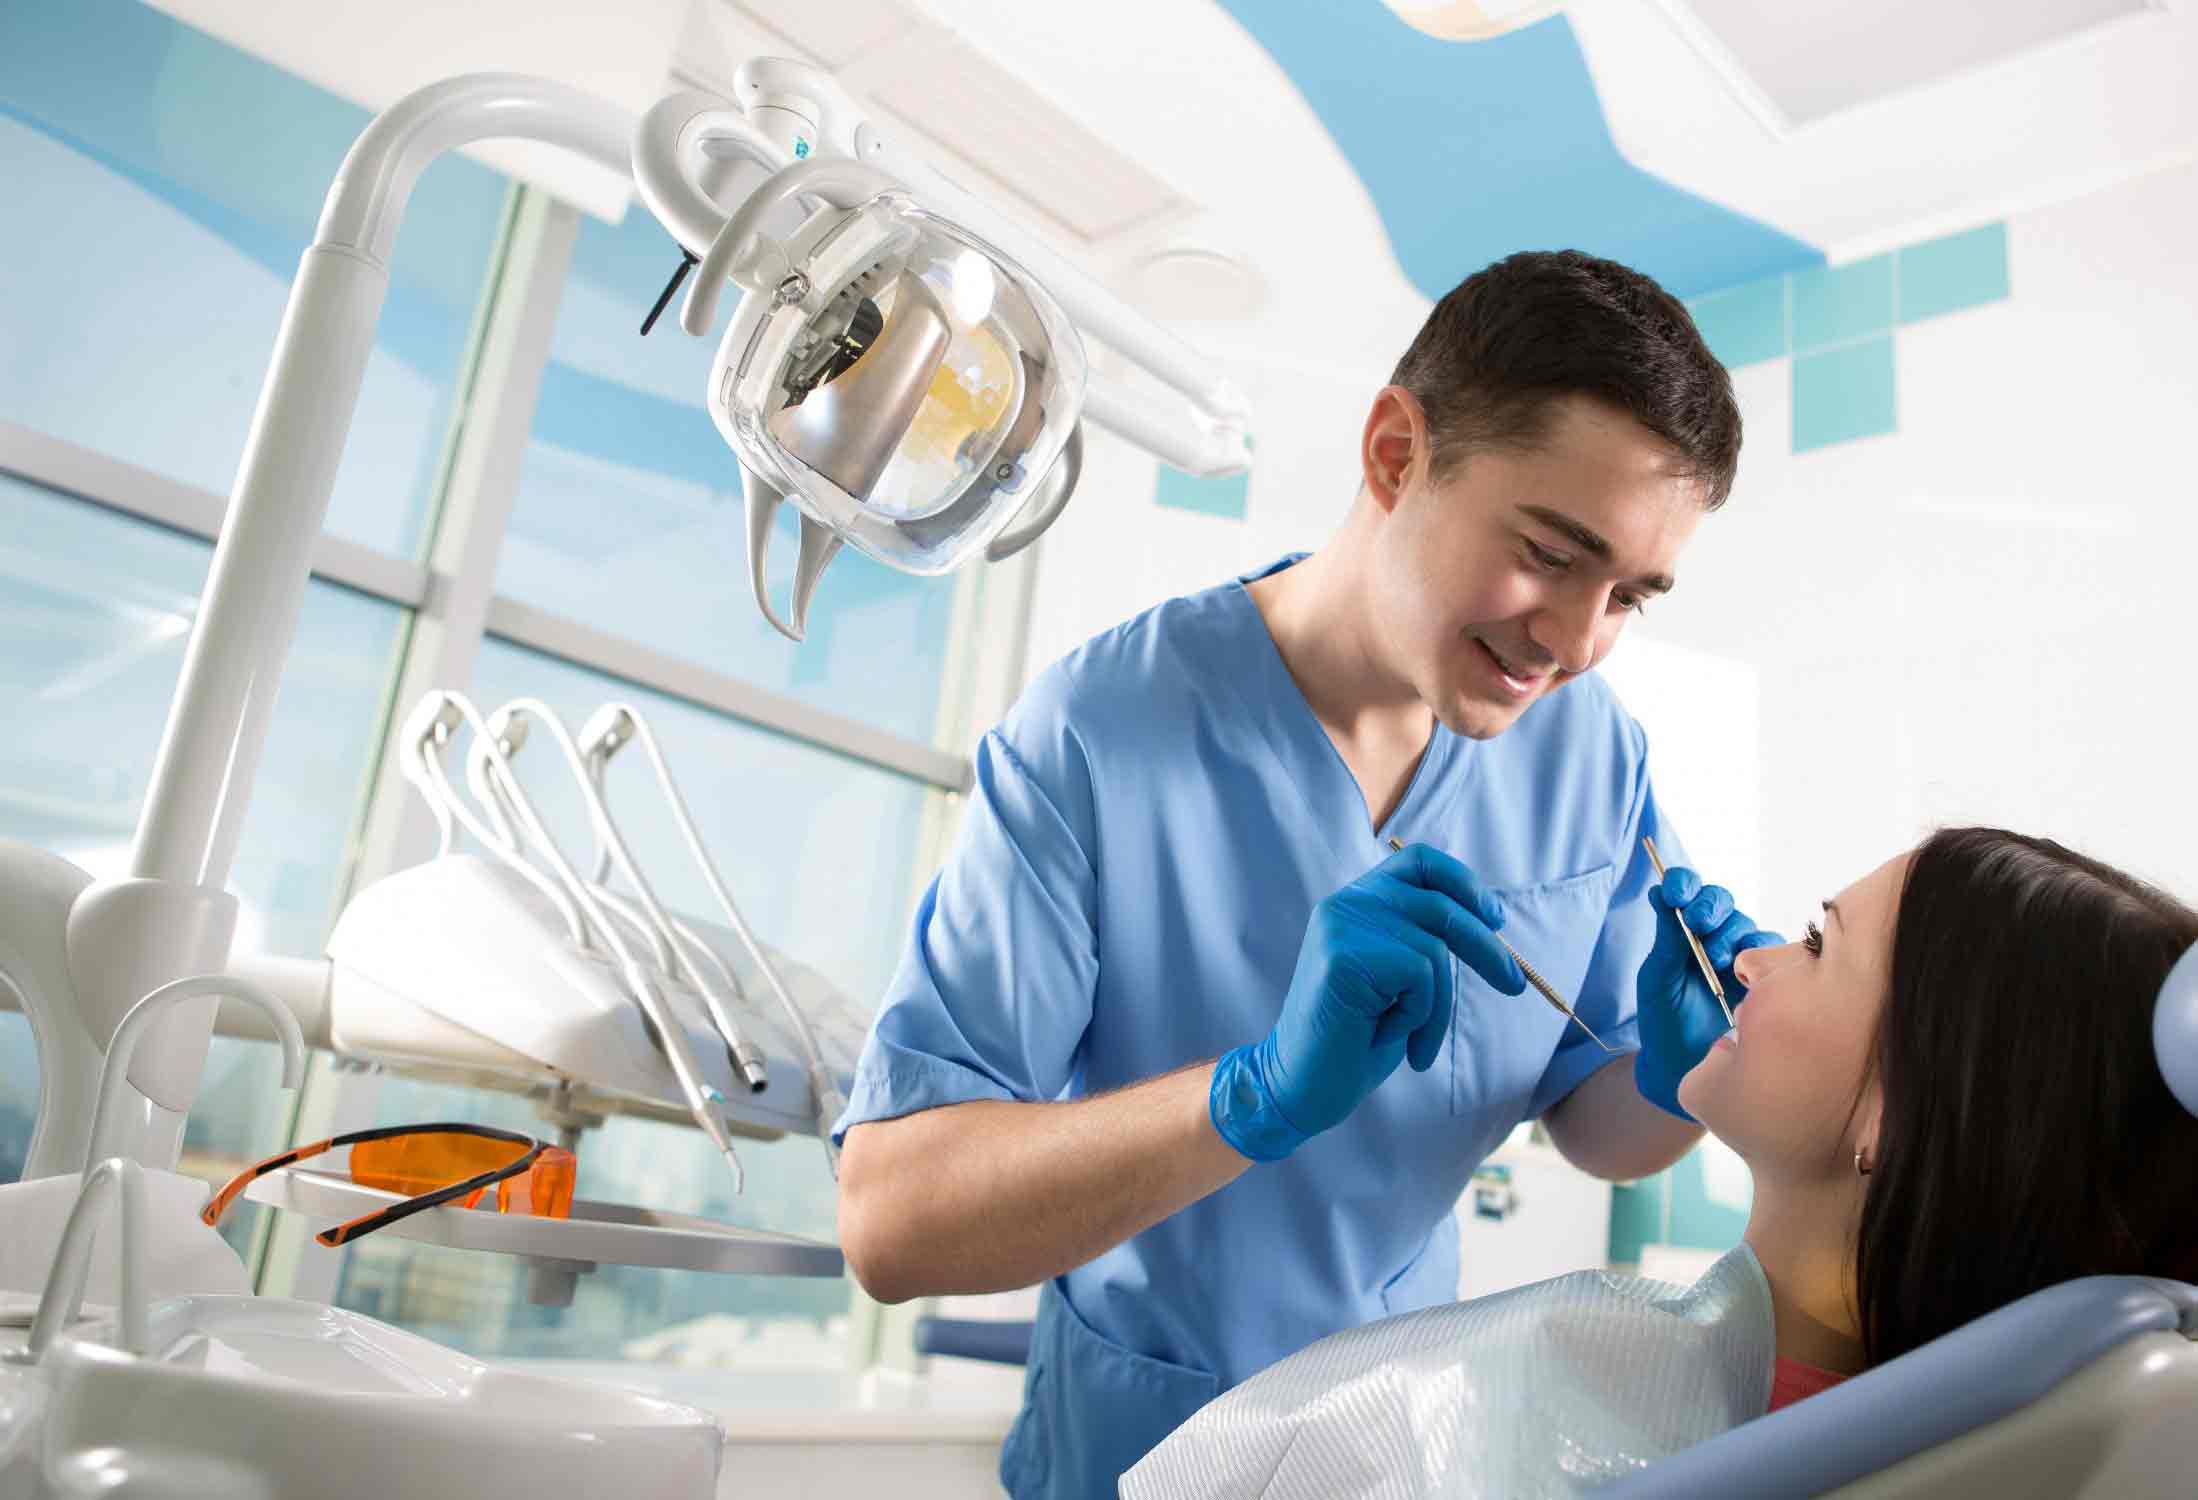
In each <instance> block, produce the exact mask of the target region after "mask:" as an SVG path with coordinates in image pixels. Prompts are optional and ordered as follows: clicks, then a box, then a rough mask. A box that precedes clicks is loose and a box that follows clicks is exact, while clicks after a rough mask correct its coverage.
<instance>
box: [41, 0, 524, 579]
mask: <svg viewBox="0 0 2198 1500" xmlns="http://www.w3.org/2000/svg"><path fill="white" fill-rule="evenodd" d="M368 118H369V116H368V115H367V112H366V111H365V110H362V109H359V108H358V107H357V106H355V105H352V104H349V103H346V102H345V101H343V100H341V99H338V98H336V97H335V96H334V95H332V94H328V93H324V92H323V91H321V90H320V89H317V88H315V87H313V86H312V85H311V84H307V83H303V82H301V81H299V80H297V79H295V78H292V77H290V76H289V75H288V74H286V73H283V72H282V71H280V70H279V69H276V68H271V67H268V66H267V65H266V64H265V63H262V62H260V61H258V60H257V59H255V58H252V57H250V56H248V55H246V54H245V53H242V52H239V51H237V50H236V49H235V48H232V47H228V46H225V45H223V44H222V43H220V42H217V41H214V40H212V39H211V38H208V37H206V36H203V35H201V34H200V33H198V32H196V31H193V30H191V29H190V28H189V27H187V26H183V25H180V24H178V23H177V22H175V21H172V20H170V19H169V18H168V17H166V16H164V15H162V14H160V12H158V11H156V10H154V9H152V8H150V7H148V6H144V5H140V4H137V3H135V0H72V3H71V4H68V5H10V6H7V7H5V8H4V9H0V182H5V183H7V185H8V186H7V194H8V222H9V225H10V228H9V230H8V233H7V254H6V255H4V256H0V308H4V309H5V316H4V317H0V418H4V419H5V420H6V421H9V422H15V423H20V424H21V425H23V426H26V427H31V428H35V429H36V430H38V431H40V432H44V433H48V434H51V435H53V436H55V437H60V438H65V439H67V440H68V441H70V442H72V443H75V444H77V445H78V446H80V447H84V448H90V449H93V450H95V451H97V452H99V453H103V454H106V455H108V456H110V457H113V458H119V459H123V460H125V461H127V462H129V463H132V464H135V465H137V466H138V467H140V468H144V469H150V470H152V471H154V472H155V473H158V474H162V475H165V476H167V477H168V478H171V479H177V480H181V481H183V482H184V483H186V484H190V485H193V486H195V487H197V488H199V489H203V490H211V491H213V492H214V493H216V494H227V493H228V491H229V485H230V481H231V480H232V479H234V478H235V477H236V469H237V459H238V456H239V455H240V454H241V453H242V452H243V450H244V436H245V432H246V430H247V429H248V428H249V427H250V425H251V421H252V410H253V406H254V403H255V402H256V401H257V400H258V397H259V388H260V380H261V378H262V376H263V375H264V374H265V373H266V368H267V357H268V355H269V353H270V352H271V351H272V350H273V348H274V343H275V330H276V328H277V327H278V326H280V324H281V322H282V310H283V305H284V303H285V302H286V301H287V300H288V298H289V295H290V280H291V278H292V277H293V276H295V275H296V274H297V269H298V258H299V257H300V256H301V255H302V254H303V253H304V251H305V247H306V245H307V244H309V243H310V242H311V240H312V237H313V228H314V225H315V224H316V223H317V222H318V221H319V219H320V211H321V204H322V201H323V200H324V199H325V198H326V197H327V195H328V185H329V183H330V182H331V181H333V180H334V178H335V175H336V168H337V167H338V166H339V165H340V164H341V163H342V161H343V157H344V153H345V152H346V151H347V150H349V149H350V146H351V142H352V141H353V140H354V139H355V138H356V137H357V136H358V133H359V132H360V131H361V130H362V129H364V128H365V126H366V123H367V120H368ZM503 198H504V183H503V180H502V179H501V178H500V177H498V176H497V175H496V174H495V173H493V172H490V171H489V170H487V169H486V168H483V167H480V166H476V165H474V164H473V163H472V162H469V161H465V160H462V159H460V158H457V157H450V156H446V157H444V158H442V159H441V160H439V161H437V162H436V163H435V164H434V165H433V166H432V167H430V168H429V169H428V170H427V171H426V172H425V173H424V174H422V176H421V179H420V183H419V186H418V187H417V189H415V192H414V197H413V207H412V209H411V211H410V212H409V213H408V214H407V216H406V219H405V229H404V233H403V235H401V236H400V237H399V244H398V247H397V253H396V258H395V261H394V263H393V264H392V266H391V269H390V285H389V299H388V307H387V310H386V311H385V312H384V313H383V316H382V321H381V327H380V330H379V332H378V333H377V335H376V338H375V345H374V354H373V358H372V360H371V361H370V362H369V364H368V366H367V374H366V384H365V387H364V389H363V391H362V393H361V395H360V399H359V416H358V421H357V422H356V423H355V424H354V425H353V427H352V429H351V443H350V446H349V448H348V449H347V450H346V452H345V454H344V462H343V468H342V471H341V472H340V473H339V474H338V476H337V479H336V492H335V497H334V499H333V500H332V501H331V502H330V504H329V510H328V529H329V530H330V531H332V532H334V533H335V534H337V535H339V536H343V537H347V538H349V539H351V540H353V541H357V542H360V543H362V544H364V545H366V546H369V547H373V548H376V549H378V550H380V551H384V552H392V553H396V554H399V555H401V556H405V557H410V556H413V555H414V554H416V553H417V552H418V551H419V548H420V546H421V543H422V539H423V538H424V537H425V535H426V530H427V521H428V508H429V496H430V490H431V487H432V484H433V481H434V477H435V470H436V467H437V463H438V460H439V458H440V455H441V450H442V442H443V435H444V433H445V431H446V429H447V428H448V426H449V423H450V415H451V410H452V402H453V400H454V398H455V394H456V390H457V381H458V374H459V367H460V364H461V362H462V359H463V355H464V352H465V348H466V336H467V332H468V329H469V327H470V324H471V320H472V315H473V309H474V305H475V303H476V301H477V300H478V297H479V293H480V289H481V281H482V277H483V275H484V273H485V271H486V270H487V267H488V264H489V259H490V252H491V251H492V249H493V248H494V245H495V240H496V235H497V231H498V227H499V225H500V223H501V221H502V214H503Z"/></svg>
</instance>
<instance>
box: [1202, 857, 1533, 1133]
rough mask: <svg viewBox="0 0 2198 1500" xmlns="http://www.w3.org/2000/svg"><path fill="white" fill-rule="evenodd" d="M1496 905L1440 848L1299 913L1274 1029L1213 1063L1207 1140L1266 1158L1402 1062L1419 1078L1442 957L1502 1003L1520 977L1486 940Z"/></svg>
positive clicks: (1444, 964)
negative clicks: (1211, 1134)
mask: <svg viewBox="0 0 2198 1500" xmlns="http://www.w3.org/2000/svg"><path fill="white" fill-rule="evenodd" d="M1503 920H1504V913H1503V903H1502V902H1501V901H1499V900H1498V899H1497V898H1496V897H1495V896H1494V895H1492V894H1490V893H1489V892H1487V891H1485V890H1483V889H1482V888H1481V884H1480V882H1479V881H1478V880H1476V879H1474V878H1473V872H1472V871H1471V870H1469V869H1467V868H1466V867H1465V866H1464V865H1462V864H1460V863H1459V862H1458V861H1457V860H1455V859H1452V858H1451V857H1450V856H1449V855H1447V854H1444V853H1442V852H1441V851H1440V850H1437V849H1431V848H1429V847H1428V846H1427V845H1425V844H1413V845H1411V846H1410V847H1408V848H1405V849H1402V850H1399V851H1398V852H1397V853H1395V854H1392V855H1391V856H1389V858H1387V859H1385V860H1383V861H1382V862H1381V863H1380V864H1379V865H1376V866H1375V867H1374V868H1373V869H1372V870H1371V871H1369V872H1367V873H1366V874H1365V875H1362V876H1360V877H1359V878H1358V879H1357V880H1354V881H1352V882H1351V883H1350V884H1349V885H1347V886H1345V887H1343V889H1341V890H1339V891H1337V892H1335V893H1334V894H1333V895H1331V896H1329V897H1328V898H1327V899H1326V900H1324V901H1322V902H1321V903H1320V904H1319V905H1318V906H1316V907H1314V908H1313V915H1312V918H1311V920H1310V921H1308V922H1307V923H1306V924H1305V941H1304V944H1303V946H1301V947H1300V948H1299V949H1298V955H1297V971H1296V973H1295V974H1293V975H1292V976H1291V979H1290V989H1289V993H1288V994H1287V995H1286V996H1285V997H1284V999H1283V1002H1282V1017H1281V1019H1280V1020H1278V1021H1276V1022H1275V1027H1274V1030H1273V1031H1271V1032H1269V1033H1268V1034H1267V1035H1266V1036H1265V1037H1263V1038H1261V1039H1260V1040H1259V1041H1257V1042H1254V1043H1252V1044H1251V1045H1249V1046H1244V1047H1238V1048H1237V1049H1236V1050H1235V1051H1233V1052H1229V1053H1227V1054H1225V1055H1224V1056H1223V1057H1222V1058H1221V1060H1220V1062H1218V1063H1217V1064H1215V1066H1214V1075H1213V1087H1212V1090H1211V1092H1210V1093H1209V1094H1208V1109H1209V1112H1210V1113H1211V1114H1212V1117H1213V1123H1214V1128H1215V1129H1216V1130H1218V1131H1220V1132H1221V1137H1222V1139H1223V1140H1226V1141H1227V1142H1228V1143H1229V1144H1230V1145H1232V1146H1234V1147H1235V1148H1236V1149H1237V1150H1239V1151H1241V1152H1243V1153H1244V1154H1245V1155H1246V1156H1248V1157H1250V1158H1252V1160H1254V1161H1279V1160H1280V1159H1281V1158H1283V1157H1285V1156H1288V1155H1289V1154H1290V1153H1291V1152H1292V1151H1294V1150H1296V1149H1297V1148H1298V1147H1299V1146H1301V1145H1303V1144H1304V1143H1305V1142H1306V1141H1307V1140H1309V1139H1310V1138H1312V1137H1313V1136H1316V1135H1318V1134H1320V1132H1322V1131H1323V1130H1326V1129H1328V1128H1329V1127H1330V1126H1331V1125H1335V1124H1337V1123H1338V1122H1340V1121H1341V1120H1343V1119H1344V1118H1345V1117H1346V1116H1347V1115H1349V1114H1350V1113H1351V1111H1352V1110H1354V1109H1356V1108H1357V1107H1358V1103H1359V1101H1360V1100H1361V1099H1364V1098H1365V1097H1366V1096H1367V1095H1368V1094H1370V1093H1372V1092H1373V1091H1374V1089H1375V1087H1376V1086H1377V1085H1379V1084H1380V1083H1381V1081H1382V1080H1383V1079H1385V1078H1387V1077H1388V1076H1389V1075H1390V1074H1391V1073H1393V1072H1395V1071H1396V1066H1397V1064H1398V1063H1399V1062H1409V1063H1410V1064H1411V1065H1412V1067H1413V1068H1414V1069H1415V1070H1416V1071H1418V1072H1422V1073H1424V1072H1426V1071H1427V1069H1428V1068H1430V1067H1432V1066H1433V1065H1434V1062H1435V1057H1436V1055H1437V1054H1438V1053H1440V1052H1441V1051H1442V1043H1443V1038H1444V1037H1445V1036H1446V1035H1448V1034H1449V1031H1450V1009H1451V1004H1452V1000H1453V993H1452V985H1451V969H1450V956H1451V955H1452V954H1453V953H1455V954H1456V955H1457V956H1458V958H1459V959H1460V960H1461V961H1463V962H1464V963H1465V964H1466V965H1467V966H1468V967H1470V968H1472V969H1473V970H1474V972H1476V973H1478V974H1479V975H1480V976H1481V977H1482V978H1484V979H1486V980H1487V981H1488V982H1489V983H1490V984H1492V985H1494V986H1495V987H1496V988H1497V989H1499V990H1501V991H1503V992H1504V993H1505V994H1507V995H1515V994H1518V993H1519V992H1520V991H1521V990H1523V989H1525V988H1526V976H1525V975H1523V974H1521V973H1520V972H1519V967H1518V965H1517V964H1516V963H1514V962H1512V959H1511V955H1510V954H1508V953H1506V952H1504V950H1503V945H1502V944H1501V943H1499V942H1497V941H1496V939H1495V936H1494V934H1493V929H1495V928H1498V927H1501V926H1502V925H1503Z"/></svg>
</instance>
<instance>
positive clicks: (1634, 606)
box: [1610, 594, 1648, 615]
mask: <svg viewBox="0 0 2198 1500" xmlns="http://www.w3.org/2000/svg"><path fill="white" fill-rule="evenodd" d="M1610 602H1611V603H1613V604H1615V605H1617V606H1618V607H1619V608H1620V609H1623V610H1631V611H1633V613H1635V614H1637V615H1645V614H1647V613H1648V595H1646V594H1612V595H1611V596H1610Z"/></svg>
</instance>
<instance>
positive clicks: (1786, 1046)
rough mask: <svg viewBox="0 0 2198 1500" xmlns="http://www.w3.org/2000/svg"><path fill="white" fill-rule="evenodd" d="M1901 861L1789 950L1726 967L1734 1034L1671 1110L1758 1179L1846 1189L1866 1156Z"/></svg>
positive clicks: (1835, 902) (1855, 891) (1827, 907)
mask: <svg viewBox="0 0 2198 1500" xmlns="http://www.w3.org/2000/svg"><path fill="white" fill-rule="evenodd" d="M1909 858H1910V856H1909V855H1907V854H1901V855H1899V856H1897V857H1895V858H1893V859H1890V860H1887V861H1886V862H1885V863H1884V864H1882V865H1880V866H1878V867H1877V869H1875V870H1873V871H1871V872H1870V873H1869V874H1868V875H1866V876H1864V877H1863V878H1862V879H1860V880H1858V881H1856V882H1855V883H1854V884H1853V885H1851V886H1849V887H1847V889H1845V890H1844V891H1841V892H1840V893H1839V894H1838V895H1837V896H1835V897H1832V898H1831V899H1829V900H1827V901H1826V902H1825V903H1824V914H1823V916H1822V917H1821V918H1820V919H1819V920H1818V921H1815V922H1811V923H1809V925H1808V929H1807V931H1806V933H1805V934H1804V936H1803V938H1802V940H1801V941H1800V942H1798V943H1787V944H1785V945H1784V946H1782V947H1777V948H1754V949H1750V950H1749V951H1748V952H1746V953H1743V954H1741V955H1740V957H1739V959H1738V960H1737V961H1735V963H1734V965H1733V971H1734V973H1735V974H1737V975H1738V976H1739V978H1740V981H1741V983H1743V984H1745V985H1746V986H1747V987H1748V993H1747V998H1746V999H1745V1000H1744V1001H1743V1002H1742V1003H1741V1005H1740V1007H1739V1008H1738V1009H1737V1010H1736V1011H1735V1012H1734V1013H1733V1019H1734V1022H1735V1025H1736V1030H1735V1031H1734V1032H1731V1033H1728V1034H1727V1035H1726V1036H1725V1037H1724V1038H1723V1039H1722V1040H1720V1041H1719V1042H1718V1043H1717V1045H1716V1046H1714V1047H1712V1048H1710V1050H1709V1055H1708V1056H1706V1057H1704V1058H1703V1059H1702V1061H1701V1062H1700V1063H1698V1064H1697V1065H1696V1066H1695V1068H1694V1071H1692V1072H1691V1073H1689V1074H1687V1076H1686V1077H1685V1078H1683V1079H1681V1080H1680V1081H1679V1102H1680V1103H1681V1104H1683V1105H1685V1106H1686V1108H1687V1111H1688V1113H1690V1114H1692V1115H1693V1116H1694V1117H1695V1118H1696V1119H1698V1120H1700V1121H1701V1122H1702V1123H1703V1124H1704V1125H1706V1126H1708V1127H1709V1128H1710V1130H1711V1131H1713V1132H1714V1133H1715V1134H1716V1135H1717V1137H1718V1138H1719V1139H1720V1140H1722V1141H1724V1142H1725V1143H1726V1144H1727V1145H1729V1146H1731V1147H1732V1148H1733V1149H1734V1150H1735V1151H1737V1152H1739V1153H1740V1155H1741V1156H1742V1157H1743V1158H1745V1159H1746V1160H1747V1162H1748V1165H1749V1166H1750V1167H1752V1168H1754V1169H1755V1171H1756V1172H1757V1173H1758V1174H1759V1175H1761V1174H1764V1173H1775V1174H1778V1175H1779V1176H1781V1177H1783V1178H1784V1179H1786V1180H1789V1181H1822V1180H1827V1179H1833V1180H1851V1179H1853V1178H1854V1176H1855V1160H1854V1156H1855V1151H1856V1149H1857V1148H1858V1147H1859V1148H1864V1149H1873V1150H1874V1147H1875V1144H1876V1136H1877V1116H1878V1088H1877V1083H1876V1080H1875V1079H1874V1078H1873V1077H1872V1076H1871V1071H1872V1070H1871V1068H1870V1046H1871V1043H1872V1041H1873V1039H1874V1038H1875V1037H1876V1035H1877V1021H1878V1012H1879V1010H1880V1009H1881V1007H1882V1006H1883V1004H1884V1000H1885V994H1886V991H1887V989H1888V988H1889V987H1890V985H1891V983H1892V962H1893V926H1894V920H1895V918H1896V917H1897V916H1898V915H1899V912H1900V892H1901V888H1902V886H1903V884H1904V882H1905V881H1906V879H1907V874H1908V861H1909ZM1736 1039H1737V1040H1736Z"/></svg>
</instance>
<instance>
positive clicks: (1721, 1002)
mask: <svg viewBox="0 0 2198 1500" xmlns="http://www.w3.org/2000/svg"><path fill="white" fill-rule="evenodd" d="M1641 847H1642V848H1644V849H1646V850H1648V857H1649V863H1650V864H1652V865H1654V866H1656V878H1657V879H1658V880H1662V879H1663V878H1664V860H1663V856H1661V855H1659V854H1658V853H1657V852H1656V840H1654V839H1652V838H1650V837H1649V836H1648V835H1647V834H1643V835H1641ZM1671 916H1672V920H1673V921H1675V922H1677V923H1678V924H1679V931H1680V932H1681V933H1683V934H1685V936H1686V939H1687V946H1688V947H1689V948H1692V949H1693V950H1694V961H1695V962H1696V963H1698V964H1700V965H1701V966H1702V977H1703V978H1704V979H1707V980H1708V981H1709V982H1710V993H1711V994H1713V995H1715V996H1716V997H1717V1008H1718V1009H1719V1010H1721V1011H1723V1012H1724V1013H1725V1029H1726V1030H1728V1031H1730V1032H1731V1033H1732V1044H1733V1045H1734V1046H1735V1047H1737V1046H1739V1045H1740V1028H1739V1026H1738V1025H1737V1024H1736V1023H1735V1022H1734V1021H1733V1018H1732V1007H1731V1006H1729V1005H1727V1004H1726V1003H1725V987H1724V986H1723V985H1721V984H1719V983H1718V982H1717V971H1716V970H1715V969H1713V968H1711V967H1710V956H1709V955H1708V954H1707V953H1704V952H1703V951H1702V940H1701V939H1700V938H1698V937H1696V936H1695V935H1694V934H1693V933H1692V932H1688V931H1687V924H1686V919H1685V918H1683V917H1681V916H1680V915H1679V913H1677V912H1673V913H1672V914H1671Z"/></svg>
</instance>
